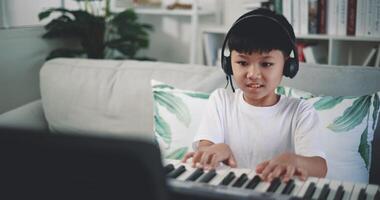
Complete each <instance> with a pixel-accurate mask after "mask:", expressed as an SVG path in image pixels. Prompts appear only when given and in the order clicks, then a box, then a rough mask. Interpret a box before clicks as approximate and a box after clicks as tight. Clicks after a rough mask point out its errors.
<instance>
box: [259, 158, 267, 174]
mask: <svg viewBox="0 0 380 200" xmlns="http://www.w3.org/2000/svg"><path fill="white" fill-rule="evenodd" d="M268 164H269V160H267V161H264V162H262V163H260V164H258V165H257V166H256V173H261V172H263V170H264V168H265V167H266V166H267V165H268Z"/></svg>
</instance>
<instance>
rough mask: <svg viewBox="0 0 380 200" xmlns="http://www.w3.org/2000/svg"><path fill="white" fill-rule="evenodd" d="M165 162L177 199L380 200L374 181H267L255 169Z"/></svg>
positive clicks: (318, 179) (167, 175)
mask: <svg viewBox="0 0 380 200" xmlns="http://www.w3.org/2000/svg"><path fill="white" fill-rule="evenodd" d="M164 165H165V167H164V170H165V173H166V177H167V178H168V185H169V190H170V192H171V194H174V196H177V197H178V198H177V199H207V200H209V199H210V200H211V199H223V200H230V199H231V200H232V199H247V200H248V199H254V200H255V199H263V200H270V199H278V200H290V199H317V200H322V199H327V200H373V199H374V200H380V188H379V186H378V185H373V184H364V183H352V182H344V181H343V182H342V181H337V180H329V179H325V178H316V177H309V178H308V179H307V180H306V181H301V180H299V179H298V178H294V179H291V180H290V181H288V182H287V183H285V182H282V181H281V180H280V179H278V178H275V179H274V180H273V181H272V182H265V181H262V180H261V178H260V177H259V176H258V175H257V174H256V173H255V170H252V169H238V168H230V167H227V166H222V167H219V168H217V170H209V171H205V170H203V169H199V168H193V167H191V165H190V164H188V163H182V162H180V161H179V160H165V164H164ZM174 199H175V198H174Z"/></svg>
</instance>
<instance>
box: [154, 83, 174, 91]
mask: <svg viewBox="0 0 380 200" xmlns="http://www.w3.org/2000/svg"><path fill="white" fill-rule="evenodd" d="M153 88H155V89H171V90H173V89H174V87H173V86H170V85H166V84H158V85H154V86H153Z"/></svg>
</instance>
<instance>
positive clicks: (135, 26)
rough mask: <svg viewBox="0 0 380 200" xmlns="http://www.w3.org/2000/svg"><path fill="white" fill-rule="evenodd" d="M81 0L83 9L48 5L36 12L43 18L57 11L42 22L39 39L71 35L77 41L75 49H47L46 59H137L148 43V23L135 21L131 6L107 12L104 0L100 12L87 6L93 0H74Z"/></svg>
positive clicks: (105, 0) (144, 58)
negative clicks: (45, 8) (51, 17)
mask: <svg viewBox="0 0 380 200" xmlns="http://www.w3.org/2000/svg"><path fill="white" fill-rule="evenodd" d="M76 1H77V2H78V3H83V2H84V3H85V6H84V7H85V9H84V10H81V9H80V10H68V9H65V8H50V9H48V10H46V11H42V12H40V13H39V16H38V17H39V19H40V20H43V19H45V18H47V17H49V16H50V15H51V14H52V13H61V15H60V16H58V17H56V18H54V19H52V20H51V21H50V22H49V23H48V24H47V25H45V29H46V33H45V34H44V35H43V36H42V37H43V38H49V39H50V38H75V39H78V40H79V41H80V47H81V48H79V49H68V48H61V49H55V50H53V51H52V52H50V54H49V56H48V57H47V58H46V59H47V60H49V59H52V58H56V57H87V58H94V59H104V58H108V59H125V58H128V59H139V60H151V59H150V58H146V57H138V56H137V53H138V51H139V50H141V49H144V48H147V47H148V45H149V35H148V33H149V31H152V30H153V28H152V26H151V25H150V24H145V23H140V22H138V21H137V15H136V13H135V12H134V10H133V9H126V10H124V11H122V12H119V13H112V12H111V11H110V0H104V2H105V3H104V11H103V13H100V12H97V11H99V8H98V10H96V9H94V8H93V7H90V6H89V5H90V4H89V2H90V1H94V0H76ZM97 1H103V0H97Z"/></svg>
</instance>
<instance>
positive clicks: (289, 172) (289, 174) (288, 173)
mask: <svg viewBox="0 0 380 200" xmlns="http://www.w3.org/2000/svg"><path fill="white" fill-rule="evenodd" d="M295 171H296V168H295V167H294V166H292V165H289V166H287V167H286V173H285V175H284V181H285V182H288V181H289V180H290V179H291V178H292V177H293V176H294V173H295Z"/></svg>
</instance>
